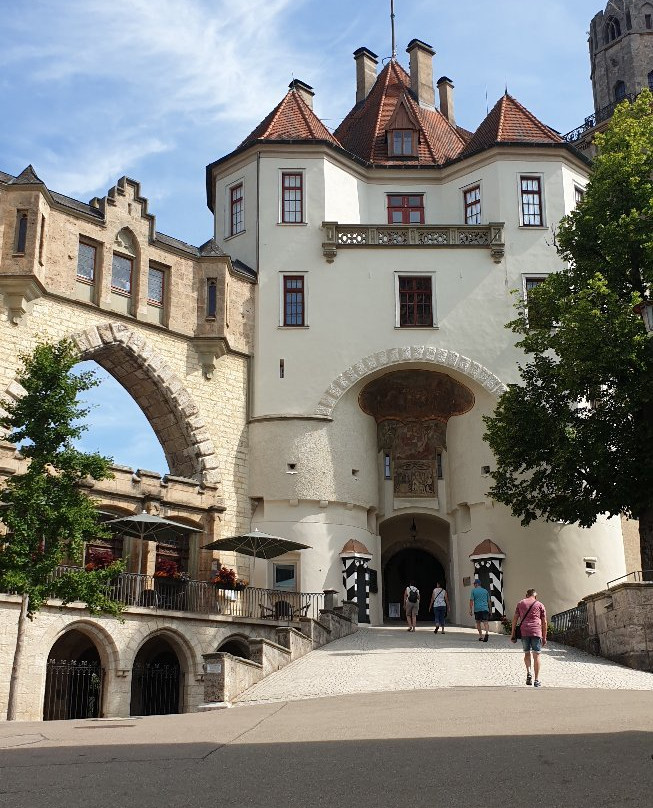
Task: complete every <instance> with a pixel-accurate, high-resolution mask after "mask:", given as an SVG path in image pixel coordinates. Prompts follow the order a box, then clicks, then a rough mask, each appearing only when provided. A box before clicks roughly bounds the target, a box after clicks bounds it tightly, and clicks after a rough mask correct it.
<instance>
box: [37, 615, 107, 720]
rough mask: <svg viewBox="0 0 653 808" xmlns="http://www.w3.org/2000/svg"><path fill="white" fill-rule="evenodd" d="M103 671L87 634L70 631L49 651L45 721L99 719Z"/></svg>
mask: <svg viewBox="0 0 653 808" xmlns="http://www.w3.org/2000/svg"><path fill="white" fill-rule="evenodd" d="M103 690H104V670H103V668H102V662H101V659H100V653H99V651H98V649H97V647H96V645H95V643H94V642H93V640H91V639H90V638H89V637H88V636H87V635H86V634H84V633H83V632H81V631H78V630H77V629H72V630H71V631H67V632H66V633H65V634H64V635H63V636H62V637H60V638H59V639H58V640H57V641H56V642H55V643H54V645H53V646H52V648H51V650H50V653H49V654H48V661H47V665H46V676H45V695H44V698H43V720H44V721H58V720H69V719H75V718H99V717H100V716H101V715H102V698H103V695H104V694H103Z"/></svg>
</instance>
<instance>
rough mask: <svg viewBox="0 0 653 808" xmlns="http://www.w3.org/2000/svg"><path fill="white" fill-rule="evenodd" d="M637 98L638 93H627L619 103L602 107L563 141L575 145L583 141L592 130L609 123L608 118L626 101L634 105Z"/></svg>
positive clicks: (564, 137)
mask: <svg viewBox="0 0 653 808" xmlns="http://www.w3.org/2000/svg"><path fill="white" fill-rule="evenodd" d="M637 96H638V93H627V94H626V95H625V96H624V97H623V98H622V99H620V100H619V101H613V102H612V103H611V104H608V105H607V106H605V107H602V108H601V109H600V110H598V112H593V113H592V114H591V115H588V116H587V118H585V121H584V122H583V123H582V124H581V125H580V126H577V127H576V128H575V129H572V130H571V132H567V134H566V135H563V140H566V141H567V143H575V142H576V141H577V140H582V138H583V137H584V136H585V134H586V133H587V132H589V131H590V129H594V127H595V126H598V125H599V124H600V123H603V121H607V120H608V118H610V117H611V116H612V113H613V112H614V111H615V109H616V108H617V107H618V106H619V104H621V103H623V102H624V101H630V103H631V104H632V102H633V101H634V100H635V99H636V98H637Z"/></svg>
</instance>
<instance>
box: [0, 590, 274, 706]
mask: <svg viewBox="0 0 653 808" xmlns="http://www.w3.org/2000/svg"><path fill="white" fill-rule="evenodd" d="M19 609H20V599H19V598H18V597H16V596H11V595H0V720H1V719H2V718H3V717H4V715H5V714H6V705H7V697H8V692H9V674H10V671H11V665H12V660H13V654H14V648H15V644H16V625H17V619H18V612H19ZM123 617H124V622H123V623H120V622H119V621H118V620H114V619H112V618H108V617H105V618H103V617H91V616H90V615H89V613H88V612H87V611H86V610H85V609H83V608H82V607H81V605H80V606H79V607H76V606H75V605H70V606H68V607H66V608H65V609H61V610H60V609H58V608H57V607H56V606H54V605H53V606H46V607H45V608H44V609H43V610H42V611H41V612H39V614H38V615H37V616H36V617H35V619H34V620H33V621H31V622H29V623H28V625H27V632H26V637H25V650H24V655H23V662H22V665H21V668H20V680H19V695H18V719H19V720H23V721H38V720H40V719H41V718H42V716H43V697H44V693H45V676H46V662H47V659H48V656H49V654H50V650H51V648H52V646H53V645H54V643H55V642H56V640H57V639H58V638H59V637H60V636H61V635H62V634H63V633H64V632H65V631H67V630H71V629H77V630H78V631H80V632H82V633H83V634H85V635H87V636H88V637H89V638H90V639H92V640H93V642H94V644H95V645H96V648H97V650H98V652H99V654H100V658H101V661H102V667H103V668H104V670H105V686H104V694H105V700H104V710H103V712H104V715H106V716H125V715H129V706H130V698H131V671H132V667H133V665H134V660H135V658H136V655H137V653H138V651H139V649H140V648H141V647H142V646H143V644H144V643H145V642H147V641H148V640H149V639H151V638H152V637H155V636H161V637H162V638H164V639H166V640H167V641H168V642H169V643H170V645H171V646H172V647H173V649H174V651H175V653H176V654H177V656H178V658H179V661H180V665H181V669H182V671H183V672H184V682H185V685H184V694H183V698H182V710H183V712H193V711H194V710H195V709H196V708H197V706H198V705H199V704H201V703H202V702H203V700H204V684H203V678H204V668H203V661H204V660H203V655H204V654H207V653H211V652H215V651H216V649H217V648H218V647H219V646H220V645H221V644H222V643H223V642H225V641H226V640H227V639H228V638H230V637H234V636H235V637H237V638H238V639H239V640H242V639H243V638H247V637H262V638H266V639H268V640H269V641H270V642H273V643H276V641H277V634H276V628H277V627H276V626H275V625H274V624H273V623H271V622H270V621H266V620H243V619H238V620H236V619H234V618H233V617H228V616H222V615H215V616H203V615H202V616H199V615H188V614H184V615H183V616H182V615H181V614H174V613H170V612H166V613H162V612H157V611H156V610H152V609H146V608H130V609H129V611H127V612H125V613H124V615H123Z"/></svg>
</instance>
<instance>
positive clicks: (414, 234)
mask: <svg viewBox="0 0 653 808" xmlns="http://www.w3.org/2000/svg"><path fill="white" fill-rule="evenodd" d="M503 226H504V223H503V222H490V224H486V225H481V224H479V225H462V224H457V225H428V224H418V225H414V224H410V225H408V224H387V225H369V224H340V223H339V222H322V229H323V230H324V231H325V241H324V242H323V243H322V253H323V255H324V257H325V258H326V260H327V262H328V263H329V264H331V263H333V261H334V260H335V258H336V255H337V254H338V250H342V249H350V248H352V247H359V248H361V247H368V248H369V247H373V248H378V247H390V248H393V247H400V248H409V249H411V248H413V249H414V248H429V247H445V248H449V249H450V248H455V249H463V248H481V249H486V250H489V251H490V255H491V256H492V260H493V261H494V263H495V264H499V263H501V260H502V259H503V255H504V253H505V242H504V237H503Z"/></svg>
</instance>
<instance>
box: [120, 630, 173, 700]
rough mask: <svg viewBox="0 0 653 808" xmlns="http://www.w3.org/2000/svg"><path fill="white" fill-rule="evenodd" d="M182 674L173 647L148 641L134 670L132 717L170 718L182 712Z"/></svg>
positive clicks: (160, 640)
mask: <svg viewBox="0 0 653 808" xmlns="http://www.w3.org/2000/svg"><path fill="white" fill-rule="evenodd" d="M183 678H184V675H183V672H182V670H181V666H180V664H179V659H178V657H177V654H176V653H175V651H174V649H173V648H172V646H171V645H170V643H169V642H168V641H167V640H165V639H163V638H162V637H153V638H152V639H151V640H148V641H147V642H146V643H145V645H144V646H143V647H142V648H141V650H140V651H139V652H138V654H137V655H136V659H135V661H134V667H133V669H132V693H131V704H130V708H129V714H130V715H168V714H170V713H179V712H181V688H182V684H183Z"/></svg>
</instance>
